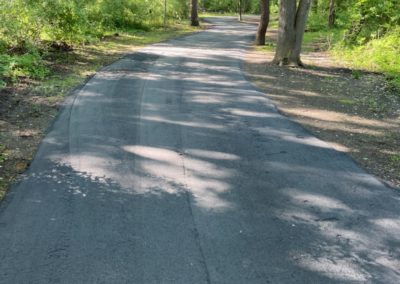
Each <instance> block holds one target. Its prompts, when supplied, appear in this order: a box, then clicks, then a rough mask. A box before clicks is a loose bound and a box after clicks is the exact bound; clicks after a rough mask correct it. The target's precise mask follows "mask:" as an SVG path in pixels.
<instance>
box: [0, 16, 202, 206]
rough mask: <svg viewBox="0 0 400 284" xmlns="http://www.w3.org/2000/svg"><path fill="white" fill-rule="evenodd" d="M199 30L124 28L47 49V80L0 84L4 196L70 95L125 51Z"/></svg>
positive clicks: (1, 189) (1, 194)
mask: <svg viewBox="0 0 400 284" xmlns="http://www.w3.org/2000/svg"><path fill="white" fill-rule="evenodd" d="M198 30H200V29H199V28H192V27H190V26H189V24H188V23H182V24H174V25H171V26H170V27H169V28H168V29H167V30H166V31H164V30H163V29H154V30H151V31H140V30H139V31H138V30H132V31H125V32H119V33H118V34H112V35H110V36H108V37H105V38H104V39H103V40H102V41H100V42H98V43H95V44H90V45H84V46H75V47H74V49H73V51H69V52H62V51H53V52H48V53H47V54H46V55H45V64H46V66H47V67H48V68H49V69H50V75H49V76H47V77H46V78H45V79H43V80H32V79H30V78H19V80H18V82H16V83H15V84H13V85H12V86H8V87H6V88H2V89H0V200H1V199H2V198H3V197H4V195H5V193H6V191H7V189H8V188H9V186H10V184H11V183H12V182H13V181H14V180H15V179H16V178H17V176H18V174H20V173H23V172H24V171H25V170H26V168H27V167H28V166H29V164H30V162H31V160H32V159H33V157H34V155H35V153H36V150H37V147H38V145H39V143H40V141H41V140H42V138H43V135H44V133H45V131H46V129H47V128H48V126H49V125H50V123H51V121H52V120H53V119H54V117H55V116H56V115H57V113H58V109H59V107H60V105H61V104H62V102H63V101H64V98H65V96H66V95H67V94H69V93H70V92H71V91H72V90H73V89H74V88H76V87H77V86H79V85H81V84H82V83H84V82H85V81H86V80H87V79H88V78H90V77H91V76H92V75H93V74H95V73H96V71H97V70H99V69H100V68H102V67H103V66H106V65H108V64H110V63H112V62H114V61H116V60H117V59H119V58H121V57H122V56H123V55H125V54H127V53H130V52H134V51H135V50H137V49H139V48H141V47H143V46H145V45H148V44H152V43H156V42H160V41H164V40H168V39H171V38H174V37H178V36H182V35H185V34H189V33H192V32H196V31H198Z"/></svg>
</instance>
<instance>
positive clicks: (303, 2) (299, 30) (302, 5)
mask: <svg viewBox="0 0 400 284" xmlns="http://www.w3.org/2000/svg"><path fill="white" fill-rule="evenodd" d="M310 6H311V1H310V0H300V2H299V7H298V8H297V13H296V24H295V33H296V39H295V43H294V48H293V52H292V53H291V55H290V60H289V61H290V62H292V63H295V64H296V65H299V66H303V63H302V62H301V59H300V53H301V47H302V45H303V39H304V31H305V30H306V25H307V18H308V13H309V11H310Z"/></svg>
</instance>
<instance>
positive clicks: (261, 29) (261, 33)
mask: <svg viewBox="0 0 400 284" xmlns="http://www.w3.org/2000/svg"><path fill="white" fill-rule="evenodd" d="M260 4H261V19H260V24H259V25H258V30H257V37H256V44H257V45H265V33H266V32H267V28H268V24H269V14H270V13H269V12H270V10H269V4H270V0H260Z"/></svg>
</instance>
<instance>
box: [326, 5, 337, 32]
mask: <svg viewBox="0 0 400 284" xmlns="http://www.w3.org/2000/svg"><path fill="white" fill-rule="evenodd" d="M335 6H336V5H335V0H330V1H329V22H328V27H329V28H333V27H334V26H335V21H336V7H335Z"/></svg>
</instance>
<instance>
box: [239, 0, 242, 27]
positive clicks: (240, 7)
mask: <svg viewBox="0 0 400 284" xmlns="http://www.w3.org/2000/svg"><path fill="white" fill-rule="evenodd" d="M239 21H240V22H241V21H242V0H239Z"/></svg>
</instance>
